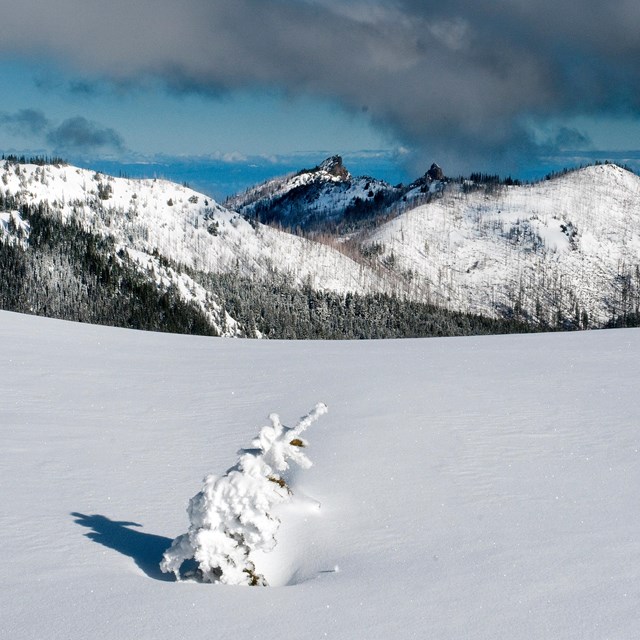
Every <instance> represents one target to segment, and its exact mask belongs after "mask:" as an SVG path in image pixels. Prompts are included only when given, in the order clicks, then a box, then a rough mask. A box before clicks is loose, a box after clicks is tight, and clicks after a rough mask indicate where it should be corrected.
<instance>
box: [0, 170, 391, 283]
mask: <svg viewBox="0 0 640 640" xmlns="http://www.w3.org/2000/svg"><path fill="white" fill-rule="evenodd" d="M0 181H1V182H0V189H1V190H2V191H3V193H4V195H5V196H6V197H7V198H10V197H13V198H15V199H16V200H17V202H18V203H19V204H21V203H26V204H32V205H38V204H39V203H41V202H42V203H45V204H46V205H47V206H48V207H49V209H50V212H51V214H52V215H55V216H57V217H59V218H60V219H62V220H63V221H64V220H76V221H78V222H80V224H81V225H82V226H83V227H84V228H86V229H87V230H89V231H92V232H95V233H98V234H104V235H110V236H112V237H114V238H115V239H116V241H117V243H118V244H119V246H120V247H121V248H123V249H126V250H127V251H128V252H129V253H130V255H131V256H132V257H134V258H135V259H137V260H138V261H139V262H140V265H141V267H142V268H144V269H148V268H150V266H151V264H153V266H154V268H155V270H156V271H160V272H162V268H161V264H160V263H159V261H158V260H157V259H156V260H154V258H156V257H157V256H158V255H160V256H164V257H166V258H170V259H171V260H172V261H174V262H177V263H179V264H180V265H185V266H186V267H188V268H191V269H195V270H199V271H204V272H221V271H229V270H233V271H237V272H239V273H242V274H245V275H247V276H249V277H254V278H260V277H264V276H267V275H269V274H270V273H272V272H278V273H282V274H286V275H287V276H289V277H290V278H291V280H292V282H294V283H298V284H302V283H303V282H304V283H309V284H311V285H312V286H314V287H316V288H318V289H326V290H331V291H339V292H343V291H357V292H361V293H364V292H367V291H370V290H377V289H380V288H382V289H384V288H385V287H386V285H385V284H384V283H382V282H381V281H380V279H379V278H378V276H377V275H375V274H374V273H373V272H371V271H370V270H363V268H362V267H361V265H359V264H357V263H355V262H354V261H353V260H351V259H350V258H348V257H346V256H345V255H343V254H342V253H340V252H338V251H335V250H332V249H331V248H329V247H327V246H325V245H322V244H319V243H315V242H311V241H308V240H306V239H304V238H300V237H298V236H293V235H291V234H287V233H284V232H282V231H278V230H276V229H273V228H271V227H266V226H263V225H260V224H257V223H254V224H249V223H248V222H247V221H246V220H244V219H243V218H242V217H241V216H239V215H238V214H237V213H234V212H233V211H230V210H228V209H225V208H224V207H222V206H220V205H219V204H217V203H216V202H214V201H213V200H211V199H210V198H208V197H207V196H205V195H203V194H200V193H197V192H195V191H193V190H191V189H189V188H187V187H184V186H181V185H177V184H174V183H171V182H167V181H164V180H131V179H126V178H114V177H109V176H105V175H103V174H99V173H95V172H92V171H87V170H83V169H78V168H76V167H73V166H52V165H45V166H42V167H41V166H36V165H32V164H27V165H24V164H22V165H16V164H13V163H8V162H7V163H5V164H4V167H3V168H2V169H0ZM16 215H17V212H16ZM0 222H2V221H0ZM3 235H6V232H5V234H3ZM163 275H164V276H165V277H168V276H169V275H171V274H167V273H164V274H163Z"/></svg>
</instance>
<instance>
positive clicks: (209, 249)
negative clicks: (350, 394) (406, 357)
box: [0, 157, 640, 337]
mask: <svg viewBox="0 0 640 640" xmlns="http://www.w3.org/2000/svg"><path fill="white" fill-rule="evenodd" d="M363 181H364V182H363ZM268 192H270V193H271V196H273V197H271V196H269V197H266V195H265V194H267V195H268ZM303 192H304V193H306V194H307V196H308V197H309V198H311V196H312V195H313V198H311V199H310V200H309V201H308V202H307V204H306V205H305V204H304V198H303V199H302V200H300V197H301V196H300V194H301V193H303ZM365 192H366V196H367V198H369V199H370V200H371V201H372V202H374V203H375V201H376V198H378V200H379V201H380V202H379V204H380V203H382V204H381V205H380V206H381V208H380V209H376V208H375V206H374V205H372V209H371V215H372V216H373V220H374V221H375V224H366V225H360V226H358V225H356V227H355V228H354V229H351V230H349V231H344V227H343V231H344V233H342V234H340V233H334V234H328V233H325V234H323V235H317V236H316V237H317V238H318V239H319V240H322V242H319V241H312V240H309V239H307V238H304V237H301V236H299V235H294V234H292V233H287V232H285V231H283V230H282V229H280V228H275V227H273V226H269V225H265V224H261V223H260V222H258V221H256V220H255V219H253V218H252V217H250V216H249V214H248V213H246V211H247V209H246V207H240V208H242V210H243V212H244V215H240V214H239V213H238V212H235V211H232V210H231V209H229V208H228V207H223V206H221V205H219V204H218V203H216V202H214V201H213V200H212V199H210V198H208V197H207V196H206V195H203V194H201V193H197V192H195V191H193V190H191V189H189V188H188V187H186V186H181V185H177V184H174V183H170V182H166V181H163V180H131V179H127V178H113V177H109V176H106V175H103V174H100V173H96V172H93V171H87V170H84V169H79V168H76V167H72V166H68V165H51V164H28V163H27V164H24V163H22V164H21V163H17V162H13V161H6V162H5V163H4V165H0V242H2V243H3V246H4V247H5V250H4V253H5V254H6V253H7V252H8V251H14V253H15V252H19V251H22V252H23V253H24V254H25V255H29V252H30V251H32V250H33V249H34V246H35V245H36V244H38V243H39V244H40V245H42V243H43V242H49V243H50V244H51V242H52V241H50V236H52V235H53V236H55V237H56V238H58V237H60V236H64V235H65V234H66V233H67V231H66V230H69V229H72V230H74V231H73V233H75V234H76V236H77V235H78V234H84V235H82V238H79V236H78V238H79V239H78V238H76V236H73V238H70V237H68V234H67V236H65V237H66V239H65V240H64V242H63V243H62V244H59V246H58V247H57V248H54V249H50V250H48V251H44V252H41V253H40V254H38V255H37V256H36V257H35V258H33V260H32V264H31V266H30V267H29V270H28V271H29V273H30V276H29V277H30V278H31V280H32V281H33V282H35V283H36V285H37V286H39V287H40V288H41V289H43V290H46V291H47V296H49V297H48V298H47V299H46V300H45V301H44V302H43V301H42V300H41V299H40V300H35V299H34V302H33V306H32V307H29V306H26V307H25V305H24V298H25V294H24V292H21V291H16V292H14V297H15V299H22V302H23V304H22V306H16V305H11V304H9V305H5V307H6V308H14V309H18V310H25V311H33V312H35V313H41V314H46V315H57V317H75V316H73V315H69V313H63V312H61V311H58V312H56V311H55V309H54V310H53V311H52V309H53V308H54V307H55V304H57V303H56V297H55V295H54V293H55V292H56V291H58V290H59V289H60V288H61V287H62V288H63V287H64V283H65V282H66V280H67V279H69V278H71V280H73V283H74V284H73V286H74V288H75V289H74V290H75V291H76V293H75V294H74V295H75V296H76V297H77V296H80V297H81V298H82V299H83V300H88V299H90V298H91V296H92V295H95V292H96V290H97V288H99V287H100V286H102V284H104V282H105V281H106V282H107V284H109V286H111V287H112V289H110V290H109V294H108V296H109V298H110V299H112V298H113V297H114V296H116V295H119V293H118V292H115V290H113V286H112V280H113V278H112V276H113V273H112V271H113V270H115V275H116V276H117V278H119V280H120V281H123V280H127V278H130V275H126V274H125V275H123V272H122V270H128V271H127V273H128V274H130V273H131V272H132V271H134V272H135V273H136V274H137V276H136V277H137V278H138V279H140V281H139V282H138V283H137V284H136V286H138V287H142V288H145V287H146V289H145V292H142V293H140V292H139V291H138V292H136V291H131V287H130V286H129V285H126V286H127V287H128V291H129V294H130V295H129V298H130V300H133V302H130V303H129V306H131V304H134V305H135V299H136V296H137V297H141V296H142V297H147V296H148V295H151V296H152V297H153V296H154V295H155V294H153V292H151V293H150V292H149V286H150V284H151V285H153V287H155V288H157V289H158V290H159V291H161V292H163V293H162V295H165V294H166V295H168V296H170V298H171V299H165V298H166V296H165V298H163V299H162V300H160V301H159V302H158V303H159V304H161V306H162V309H163V310H161V312H160V313H159V318H160V320H158V322H160V321H161V317H163V316H164V315H166V312H165V310H164V309H165V308H169V309H170V310H171V309H173V308H174V307H175V306H176V305H175V303H174V302H175V300H179V301H181V303H180V304H186V305H187V306H188V308H186V311H185V309H182V311H185V312H189V313H192V314H195V316H194V317H193V318H192V319H190V320H188V322H186V328H185V329H184V330H186V331H190V330H191V329H190V328H189V327H191V326H192V325H193V324H194V323H196V324H198V323H202V322H205V323H208V324H209V325H210V326H211V327H212V328H213V329H214V330H215V332H217V333H219V334H223V335H241V334H244V335H246V334H251V335H254V334H255V333H256V332H255V330H254V327H255V329H258V325H259V324H260V321H262V320H264V319H265V318H268V316H269V315H270V314H273V313H276V314H280V316H279V317H280V320H279V322H280V324H283V323H287V322H289V323H290V322H292V321H296V320H299V319H302V318H309V317H316V318H317V317H322V318H323V321H325V324H326V325H327V326H329V327H332V328H330V329H329V330H328V331H329V333H328V334H329V335H332V336H338V335H340V331H341V329H338V327H339V326H340V327H342V326H353V322H354V318H355V319H359V321H362V320H363V319H364V320H366V318H363V316H364V315H366V314H367V313H370V312H371V310H372V309H374V308H375V307H376V305H377V307H378V308H379V309H378V311H379V314H378V315H380V318H379V320H380V323H381V325H389V322H388V321H387V320H385V319H384V318H383V317H382V316H383V313H384V312H388V313H392V314H393V316H394V320H398V319H399V318H400V316H402V317H403V318H404V319H403V320H402V322H405V320H406V318H408V317H410V316H411V315H412V314H414V315H415V313H416V311H415V310H413V309H409V308H404V309H402V310H398V309H395V310H392V307H391V306H390V305H389V306H387V307H384V305H382V304H381V303H378V302H376V301H371V300H369V301H367V303H366V304H365V305H364V306H362V305H360V306H359V304H360V303H358V304H355V305H352V307H351V308H349V309H347V307H346V305H347V304H348V301H346V300H344V299H339V298H336V299H322V300H317V299H311V298H309V299H308V300H306V301H303V303H302V304H298V303H297V302H296V304H292V303H291V296H294V295H295V294H294V293H292V292H294V291H296V290H297V291H301V290H302V289H303V288H304V289H305V290H307V291H319V292H334V293H335V294H336V295H342V296H344V295H345V294H354V295H373V294H380V293H383V294H385V295H396V296H397V297H398V298H400V299H406V300H409V301H412V302H413V303H430V304H435V305H438V306H440V307H445V308H447V309H449V310H451V311H456V312H458V311H459V312H464V313H467V312H471V313H479V314H482V315H485V316H489V317H493V318H501V317H506V318H517V319H520V320H523V321H526V322H529V323H532V324H533V325H536V326H542V327H556V326H564V327H569V326H571V327H594V326H602V325H603V324H605V323H607V322H610V321H612V320H615V321H619V319H620V318H621V317H622V318H625V322H627V323H629V322H628V319H629V318H630V317H631V318H632V320H631V322H633V321H634V320H633V317H637V314H638V311H639V307H640V178H638V177H637V176H635V175H634V174H632V173H630V172H629V171H626V170H624V169H622V168H620V167H617V166H615V165H600V166H592V167H588V168H585V169H581V170H577V171H574V172H569V173H567V174H565V175H561V176H557V177H555V178H553V179H549V180H545V181H542V182H540V183H537V184H534V185H524V186H517V185H504V184H496V183H495V182H489V183H487V184H483V183H481V182H478V181H476V182H472V181H463V182H461V181H451V182H447V181H445V180H444V179H443V176H442V173H441V171H440V170H439V167H437V165H434V166H433V167H432V168H431V169H430V171H429V172H427V174H425V176H424V177H423V178H421V179H420V180H418V181H416V182H415V183H413V184H412V185H409V186H406V187H399V186H398V187H390V186H389V185H386V184H385V183H383V182H381V181H374V180H373V179H365V178H357V179H356V178H353V177H351V175H350V174H349V172H348V171H347V170H346V169H345V167H344V166H343V165H342V162H341V160H340V158H339V157H334V158H330V159H328V160H327V161H325V162H324V163H322V164H321V165H320V166H319V167H318V168H316V169H314V170H313V171H310V172H301V173H300V174H298V175H296V176H293V177H289V178H286V179H281V180H274V181H271V183H268V184H267V185H263V186H261V187H257V188H256V189H255V190H254V195H253V196H252V197H251V198H249V199H248V200H247V202H248V201H249V200H251V201H252V202H253V203H254V205H255V206H257V204H259V203H261V204H260V206H265V207H267V209H266V211H267V212H268V211H271V210H270V209H269V207H270V206H271V205H270V204H269V203H272V204H273V203H275V204H274V205H273V206H275V210H274V211H272V213H273V217H274V219H275V220H276V222H279V223H281V220H282V218H281V216H282V211H283V210H282V208H281V205H282V203H283V202H285V201H286V200H287V199H289V201H290V202H291V203H293V202H294V201H295V203H296V207H297V209H296V212H297V213H296V214H295V215H304V216H307V217H306V218H305V220H311V219H316V218H317V219H320V218H322V217H323V216H326V219H328V220H334V221H336V220H345V219H346V218H347V217H348V216H347V214H346V213H345V212H348V211H349V207H350V206H352V205H353V203H354V202H355V201H358V199H359V198H361V196H363V195H365ZM369 193H372V194H373V196H372V197H370V196H369ZM400 193H401V194H403V195H402V196H401V197H398V194H400ZM260 194H262V195H260ZM296 194H297V195H296ZM377 194H383V195H382V196H379V195H377ZM389 194H392V196H393V197H392V196H390V195H389ZM294 195H295V198H294ZM265 198H266V199H265ZM394 198H395V200H394ZM354 199H355V200H354ZM359 201H360V202H364V200H362V199H360V200H359ZM383 201H384V202H383ZM233 202H234V201H233V200H230V201H229V203H228V204H232V203H233ZM278 203H279V204H278ZM384 203H386V204H384ZM236 204H240V202H239V201H236ZM246 206H247V207H248V206H249V205H246ZM292 211H293V208H292ZM376 212H377V213H376ZM254 213H255V211H254ZM265 215H266V214H265ZM270 215H271V214H269V215H267V217H269V216H270ZM245 216H246V217H245ZM247 218H249V219H247ZM45 219H46V220H48V221H49V225H50V224H53V223H54V222H55V224H58V225H60V229H58V230H54V231H52V230H51V229H49V228H47V229H43V224H42V220H45ZM322 219H325V218H322ZM38 220H40V222H38ZM301 220H302V219H301V218H300V219H299V221H301ZM52 221H53V222H52ZM290 222H291V225H293V219H291V220H290ZM45 226H46V225H45ZM293 226H297V223H296V225H293ZM32 227H33V228H32ZM34 233H35V234H36V236H37V239H38V243H36V242H35V240H34V239H35V238H36V236H33V238H32V234H34ZM96 239H98V240H96ZM103 241H104V242H103ZM65 243H66V244H65ZM101 243H102V244H104V246H102V244H101ZM80 245H82V247H83V248H78V247H79V246H80ZM62 246H64V247H66V248H65V249H64V250H62V249H61V248H60V247H62ZM96 246H102V248H101V249H100V251H102V253H101V254H100V256H101V257H100V261H99V265H98V266H97V267H95V266H94V265H93V264H90V263H89V262H87V256H89V257H90V256H91V255H93V252H94V250H95V247H96ZM61 251H62V253H68V254H70V256H64V255H63V256H60V255H58V254H60V252H61ZM56 252H57V253H56ZM74 252H75V253H78V254H79V255H71V254H74ZM1 253H2V252H0V254H1ZM1 257H2V256H1V255H0V258H1ZM71 258H73V260H72V259H71ZM83 260H84V262H82V261H83ZM74 261H75V262H74ZM79 261H80V262H82V264H80V262H79ZM14 262H15V260H14ZM34 262H35V263H37V264H35V266H34V264H33V263H34ZM3 264H4V263H3ZM20 269H22V270H23V271H24V268H23V267H22V266H20V267H19V268H18V269H17V271H16V273H18V272H19V271H20ZM14 270H15V268H14ZM87 270H88V271H90V272H92V273H90V274H89V275H90V276H91V277H92V278H93V280H91V279H88V276H87V273H86V272H87ZM118 270H120V271H118ZM0 271H2V270H0ZM94 271H95V273H93V272H94ZM8 274H9V270H8V269H7V268H4V272H3V274H0V279H1V278H2V277H4V279H5V280H6V279H7V278H9V279H10V278H12V277H14V276H11V275H8ZM69 274H71V275H69ZM221 274H222V275H224V277H225V278H229V277H231V278H234V279H235V280H234V283H236V284H234V286H236V289H234V291H233V292H232V293H231V294H226V293H224V292H222V291H221V288H220V286H214V285H215V283H213V284H212V281H211V279H210V276H212V275H216V276H220V275H221ZM15 277H16V278H17V277H19V276H15ZM241 279H244V280H242V282H243V283H245V284H246V283H249V284H247V286H250V287H252V288H253V293H252V294H251V295H254V294H255V293H256V292H258V293H259V292H265V291H267V292H269V291H270V293H269V295H270V296H271V297H270V302H269V304H268V306H269V309H267V308H265V306H264V305H263V303H262V302H258V303H256V304H253V306H252V307H251V309H249V310H248V311H246V313H245V312H240V311H238V308H239V307H238V304H235V302H237V301H238V295H236V294H237V282H238V281H240V280H241ZM275 283H277V286H276V284H275ZM0 284H1V283H0ZM125 284H126V283H125ZM218 284H219V281H218ZM242 286H244V284H243V285H242ZM282 286H286V287H288V289H287V290H286V291H284V290H282V289H278V288H277V287H282ZM121 289H122V287H121V288H120V290H121ZM120 290H118V291H120ZM52 291H53V293H51V292H52ZM242 295H244V294H242ZM82 296H84V297H82ZM156 297H157V296H156ZM254 298H255V295H254ZM78 299H80V298H78ZM171 300H174V302H172V301H171ZM230 300H231V302H230ZM286 300H288V302H286V304H288V305H289V306H288V307H287V311H286V314H285V315H287V314H288V315H287V317H286V318H285V317H284V316H283V315H282V314H283V311H282V310H283V309H284V308H285V306H286V304H285V305H284V306H283V301H286ZM234 301H235V302H234ZM73 304H74V303H73V301H72V300H71V299H69V300H68V301H67V308H69V306H71V307H73ZM110 304H111V303H110ZM385 304H386V303H385ZM394 304H395V303H394ZM103 306H104V305H103ZM336 309H340V313H342V316H343V318H342V320H341V322H342V323H343V324H336V323H335V322H334V321H333V320H331V319H330V318H333V317H334V316H333V315H332V314H334V313H335V311H336ZM182 311H181V313H182ZM104 313H107V312H106V311H104V310H103V314H104ZM119 313H120V314H121V315H124V316H127V317H129V315H131V313H133V314H134V315H135V314H137V316H136V317H139V316H140V315H141V314H142V311H141V310H140V309H138V310H136V309H134V310H133V311H131V310H126V309H125V310H120V311H119ZM240 313H243V314H244V316H243V318H242V321H241V322H240V324H239V314H240ZM634 314H636V315H635V316H634ZM76 319H83V318H82V317H78V318H76ZM84 320H85V321H95V320H94V319H93V316H90V317H89V318H84ZM183 324H184V322H183ZM267 324H268V322H267ZM127 326H138V325H136V324H132V325H127ZM153 327H155V325H152V328H153ZM248 327H251V328H250V329H249V328H248ZM259 331H260V330H259V329H258V333H259ZM421 331H423V330H422V329H421ZM438 332H440V330H438ZM291 335H292V337H293V336H294V335H297V336H300V335H305V336H306V337H314V336H315V337H318V334H313V333H311V334H309V333H304V332H302V333H301V332H297V333H296V332H293V333H292V334H291ZM322 335H326V332H325V333H323V334H322ZM356 335H360V336H361V335H362V334H361V333H357V334H356ZM367 335H388V334H387V333H385V332H384V331H383V332H381V333H378V332H374V333H372V334H367ZM392 335H416V333H414V329H411V330H410V331H409V332H408V333H407V332H405V333H400V334H397V333H396V334H392ZM420 335H424V334H423V333H420Z"/></svg>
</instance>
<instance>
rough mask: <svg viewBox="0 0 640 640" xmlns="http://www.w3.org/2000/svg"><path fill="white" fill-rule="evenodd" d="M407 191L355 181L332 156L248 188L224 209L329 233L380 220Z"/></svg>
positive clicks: (375, 182) (373, 181)
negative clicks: (300, 169)
mask: <svg viewBox="0 0 640 640" xmlns="http://www.w3.org/2000/svg"><path fill="white" fill-rule="evenodd" d="M406 191H407V189H406V188H404V187H402V186H401V185H398V186H396V187H393V186H391V185H390V184H388V183H386V182H384V181H383V180H376V179H375V178H371V177H369V176H360V177H353V176H352V175H351V173H349V171H348V170H347V168H346V167H345V166H344V164H343V163H342V158H341V157H340V156H332V157H330V158H327V159H326V160H325V161H324V162H322V163H320V164H319V165H318V166H317V167H314V168H313V169H303V170H302V171H299V172H298V173H295V174H292V175H287V176H284V177H282V178H275V179H273V180H269V181H267V182H265V183H264V184H261V185H258V186H256V187H254V188H252V189H248V190H247V191H245V192H244V193H241V194H238V195H236V196H233V197H231V198H229V199H228V200H227V201H226V202H225V205H226V206H228V207H229V208H231V209H233V210H235V211H239V212H240V213H242V215H244V216H246V217H247V218H251V219H254V220H258V221H260V222H265V223H275V224H278V225H279V226H282V227H283V228H285V229H290V230H295V229H303V230H305V231H317V230H321V231H327V230H335V229H336V227H338V226H339V225H341V226H342V227H344V226H345V225H346V226H354V225H357V224H358V223H359V222H361V221H362V220H363V219H369V218H371V217H375V216H378V215H380V214H381V213H382V212H383V211H385V210H386V209H387V208H388V207H389V206H390V205H391V204H392V203H395V202H397V201H398V200H400V199H401V198H402V197H403V195H404V194H405V192H406Z"/></svg>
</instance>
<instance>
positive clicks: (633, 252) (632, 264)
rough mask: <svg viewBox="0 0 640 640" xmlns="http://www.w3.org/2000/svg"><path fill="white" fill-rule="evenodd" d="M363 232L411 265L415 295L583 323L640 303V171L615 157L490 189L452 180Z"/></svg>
mask: <svg viewBox="0 0 640 640" xmlns="http://www.w3.org/2000/svg"><path fill="white" fill-rule="evenodd" d="M362 241H363V242H364V244H368V245H380V246H382V247H383V248H384V251H383V252H382V254H381V255H380V260H382V261H384V262H386V263H387V264H388V263H389V260H390V257H391V256H392V261H393V263H394V264H395V268H396V270H398V271H405V272H410V273H411V274H413V276H414V278H413V282H414V287H415V291H414V294H413V295H415V296H417V297H421V296H428V297H429V298H431V299H432V300H433V301H434V302H436V303H439V304H446V305H449V306H450V307H451V308H454V309H465V310H467V309H468V310H471V311H474V312H480V313H486V314H489V315H491V314H495V313H500V312H503V311H508V310H510V309H514V308H515V309H518V308H520V309H521V311H522V313H523V315H525V316H527V317H529V318H533V319H534V320H536V321H543V322H548V323H550V324H555V321H556V315H557V314H558V313H560V314H561V315H562V316H563V317H565V318H567V319H569V320H574V322H575V323H576V324H579V325H581V326H582V324H583V320H584V319H587V318H588V322H589V323H591V324H594V323H602V322H606V321H607V320H608V319H610V318H611V317H612V316H613V315H616V314H618V315H619V314H620V313H622V311H623V309H626V310H627V311H629V310H631V311H637V308H638V305H640V270H639V269H640V178H638V177H637V176H635V175H634V174H632V173H630V172H628V171H626V170H624V169H621V168H620V167H617V166H614V165H602V166H592V167H588V168H585V169H582V170H578V171H575V172H572V173H569V174H567V175H565V176H562V177H558V178H555V179H553V180H549V181H543V182H540V183H537V184H534V185H527V186H509V187H506V186H502V187H497V188H495V189H493V190H492V192H491V193H486V192H485V190H484V189H480V190H472V191H471V192H470V193H466V192H465V190H463V189H462V188H461V187H460V186H455V185H452V186H451V188H449V189H448V190H447V191H446V193H445V195H444V197H442V198H438V199H434V200H433V201H431V202H430V203H429V204H427V205H424V206H421V207H418V208H415V209H412V210H411V211H409V212H407V213H405V214H403V215H401V216H399V217H397V218H395V219H393V220H391V221H390V222H388V223H387V224H385V225H383V226H382V227H380V228H379V229H378V230H376V231H375V232H374V233H372V234H369V235H368V236H366V237H364V238H363V240H362ZM585 313H586V314H587V317H586V318H585V317H584V314H585Z"/></svg>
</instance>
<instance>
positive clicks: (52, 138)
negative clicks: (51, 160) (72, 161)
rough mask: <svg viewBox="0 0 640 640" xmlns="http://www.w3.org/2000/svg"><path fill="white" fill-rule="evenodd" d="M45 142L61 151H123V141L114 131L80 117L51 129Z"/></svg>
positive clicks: (70, 119)
mask: <svg viewBox="0 0 640 640" xmlns="http://www.w3.org/2000/svg"><path fill="white" fill-rule="evenodd" d="M47 141H48V142H49V143H50V144H51V145H52V146H53V147H54V149H56V150H61V151H95V150H99V149H104V148H108V149H112V150H114V151H122V150H124V143H123V140H122V138H121V136H120V135H119V134H118V133H117V132H116V131H114V130H113V129H110V128H104V127H101V126H100V125H98V124H96V123H95V122H91V121H89V120H87V119H86V118H83V117H82V116H76V117H75V118H69V119H68V120H65V121H64V122H63V123H62V124H60V125H59V126H58V127H55V128H54V129H51V130H50V131H49V133H48V134H47Z"/></svg>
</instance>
